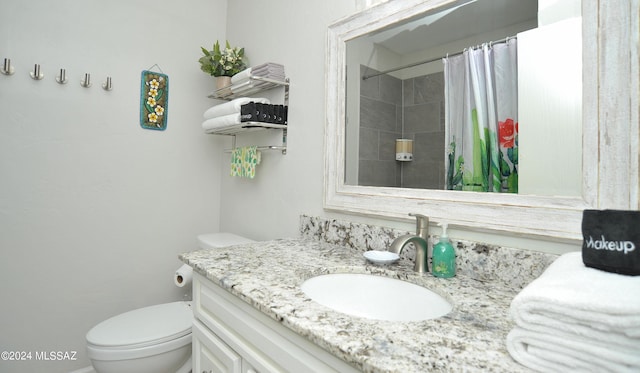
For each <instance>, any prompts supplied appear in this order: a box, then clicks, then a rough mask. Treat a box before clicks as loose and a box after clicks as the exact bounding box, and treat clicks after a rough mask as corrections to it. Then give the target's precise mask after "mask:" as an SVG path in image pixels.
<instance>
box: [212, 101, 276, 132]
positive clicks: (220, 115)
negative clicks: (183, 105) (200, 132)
mask: <svg viewBox="0 0 640 373" xmlns="http://www.w3.org/2000/svg"><path fill="white" fill-rule="evenodd" d="M250 102H256V103H262V104H269V103H270V102H269V100H268V99H266V98H250V97H241V98H237V99H235V100H231V101H229V102H225V103H224V104H220V105H216V106H213V107H212V108H210V109H208V110H207V111H205V112H204V122H202V128H203V129H204V131H205V132H206V133H210V132H214V131H219V130H224V129H226V128H231V127H234V126H237V125H238V124H240V123H241V117H240V110H241V108H242V105H245V104H248V103H250Z"/></svg>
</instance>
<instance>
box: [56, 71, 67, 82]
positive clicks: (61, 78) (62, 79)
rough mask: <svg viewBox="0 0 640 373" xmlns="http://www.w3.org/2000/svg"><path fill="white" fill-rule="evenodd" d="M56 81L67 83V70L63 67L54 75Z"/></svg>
mask: <svg viewBox="0 0 640 373" xmlns="http://www.w3.org/2000/svg"><path fill="white" fill-rule="evenodd" d="M56 82H58V83H60V84H66V83H67V71H66V70H65V69H60V75H58V76H56Z"/></svg>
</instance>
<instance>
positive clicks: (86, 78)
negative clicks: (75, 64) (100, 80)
mask: <svg viewBox="0 0 640 373" xmlns="http://www.w3.org/2000/svg"><path fill="white" fill-rule="evenodd" d="M80 85H81V86H83V87H85V88H89V87H91V74H89V73H86V74H84V79H82V80H81V81H80Z"/></svg>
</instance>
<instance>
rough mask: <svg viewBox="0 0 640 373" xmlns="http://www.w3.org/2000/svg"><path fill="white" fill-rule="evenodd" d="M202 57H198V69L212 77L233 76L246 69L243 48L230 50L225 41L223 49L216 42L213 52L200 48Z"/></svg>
mask: <svg viewBox="0 0 640 373" xmlns="http://www.w3.org/2000/svg"><path fill="white" fill-rule="evenodd" d="M200 49H202V53H203V54H204V56H202V57H200V59H199V60H198V62H200V69H202V71H204V72H205V73H207V74H209V75H212V76H234V75H235V74H237V73H239V72H240V71H242V70H244V69H246V68H247V64H246V62H245V60H244V48H238V47H234V48H232V47H231V45H230V44H229V41H228V40H227V42H226V45H225V48H224V49H221V48H220V43H219V42H218V41H216V43H215V44H214V45H213V50H207V49H206V48H204V47H200Z"/></svg>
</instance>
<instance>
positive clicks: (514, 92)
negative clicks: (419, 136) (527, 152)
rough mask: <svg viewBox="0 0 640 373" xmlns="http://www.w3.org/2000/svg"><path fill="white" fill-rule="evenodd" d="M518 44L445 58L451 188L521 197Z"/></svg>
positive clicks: (448, 185) (447, 163)
mask: <svg viewBox="0 0 640 373" xmlns="http://www.w3.org/2000/svg"><path fill="white" fill-rule="evenodd" d="M516 51H517V41H516V39H508V40H507V41H506V42H504V43H500V44H496V45H490V44H484V45H482V46H481V47H480V48H476V49H471V48H470V49H467V50H465V51H464V52H463V53H462V54H460V55H457V56H452V57H446V58H444V60H443V62H444V79H445V137H446V141H447V144H448V147H447V150H446V152H447V154H445V170H446V189H449V190H466V191H477V192H508V193H517V192H518V76H517V61H516Z"/></svg>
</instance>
